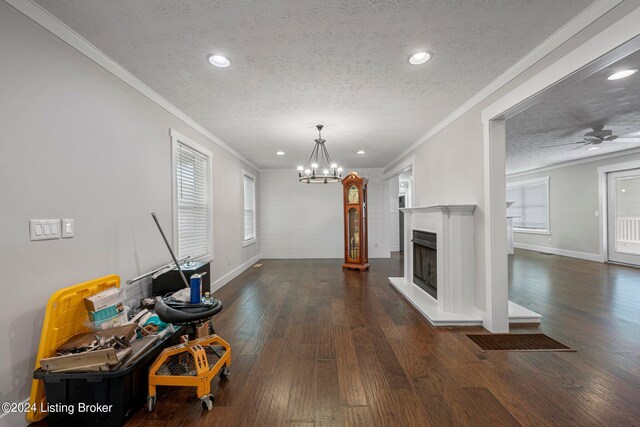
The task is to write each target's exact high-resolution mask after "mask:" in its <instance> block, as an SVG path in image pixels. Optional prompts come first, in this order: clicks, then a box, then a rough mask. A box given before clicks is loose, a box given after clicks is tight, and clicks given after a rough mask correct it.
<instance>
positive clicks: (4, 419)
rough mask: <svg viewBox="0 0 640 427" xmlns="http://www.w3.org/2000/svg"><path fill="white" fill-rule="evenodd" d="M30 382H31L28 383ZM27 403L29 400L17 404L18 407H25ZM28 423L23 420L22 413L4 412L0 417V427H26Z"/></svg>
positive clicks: (23, 415)
mask: <svg viewBox="0 0 640 427" xmlns="http://www.w3.org/2000/svg"><path fill="white" fill-rule="evenodd" d="M29 382H31V381H29ZM28 403H29V398H27V399H25V400H23V401H22V402H19V403H18V405H22V406H24V405H27V404H28ZM27 425H29V422H28V421H27V420H26V418H25V414H24V412H4V413H3V414H2V415H0V427H16V426H27Z"/></svg>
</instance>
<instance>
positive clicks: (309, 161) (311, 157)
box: [307, 144, 318, 169]
mask: <svg viewBox="0 0 640 427" xmlns="http://www.w3.org/2000/svg"><path fill="white" fill-rule="evenodd" d="M316 148H318V144H316V146H315V147H313V150H311V155H310V156H309V160H307V169H309V167H310V166H311V159H313V153H315V152H316Z"/></svg>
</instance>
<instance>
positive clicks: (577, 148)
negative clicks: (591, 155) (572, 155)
mask: <svg viewBox="0 0 640 427" xmlns="http://www.w3.org/2000/svg"><path fill="white" fill-rule="evenodd" d="M588 145H592V144H591V143H590V142H585V143H584V144H582V145H578V146H577V147H573V148H570V150H579V149H580V148H584V147H586V146H588Z"/></svg>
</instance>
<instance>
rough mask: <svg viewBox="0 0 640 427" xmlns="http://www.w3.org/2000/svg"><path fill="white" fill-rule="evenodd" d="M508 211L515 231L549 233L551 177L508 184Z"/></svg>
mask: <svg viewBox="0 0 640 427" xmlns="http://www.w3.org/2000/svg"><path fill="white" fill-rule="evenodd" d="M507 202H514V203H513V205H511V207H510V208H509V209H507V216H510V217H513V229H514V231H518V232H521V233H540V234H550V233H549V177H548V176H547V177H544V178H538V179H532V180H530V181H522V182H513V183H510V184H507Z"/></svg>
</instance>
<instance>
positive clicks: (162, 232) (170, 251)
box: [151, 212, 189, 288]
mask: <svg viewBox="0 0 640 427" xmlns="http://www.w3.org/2000/svg"><path fill="white" fill-rule="evenodd" d="M151 216H152V217H153V220H154V221H155V222H156V225H157V226H158V230H160V234H161V235H162V238H163V239H164V243H166V245H167V249H169V253H170V254H171V258H173V262H175V263H176V267H178V271H179V272H180V277H182V281H183V282H184V285H185V286H186V287H187V288H188V287H189V282H187V278H186V277H184V273H183V272H182V269H181V268H180V263H179V262H178V259H177V258H176V256H175V255H174V254H173V250H172V249H171V245H170V244H169V241H168V240H167V238H166V237H165V235H164V231H162V227H160V222H159V221H158V217H157V216H156V214H155V213H154V212H151Z"/></svg>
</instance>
